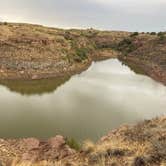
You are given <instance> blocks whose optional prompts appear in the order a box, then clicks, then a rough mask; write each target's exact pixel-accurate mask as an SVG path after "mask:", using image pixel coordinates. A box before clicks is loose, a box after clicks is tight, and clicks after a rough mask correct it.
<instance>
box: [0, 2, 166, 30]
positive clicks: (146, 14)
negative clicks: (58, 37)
mask: <svg viewBox="0 0 166 166" xmlns="http://www.w3.org/2000/svg"><path fill="white" fill-rule="evenodd" d="M0 21H7V22H26V23H35V24H42V25H46V26H52V27H59V28H91V27H92V28H95V29H101V30H123V31H140V32H141V31H165V30H166V0H0Z"/></svg>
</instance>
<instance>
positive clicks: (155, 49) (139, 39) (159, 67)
mask: <svg viewBox="0 0 166 166" xmlns="http://www.w3.org/2000/svg"><path fill="white" fill-rule="evenodd" d="M117 50H119V51H121V53H122V55H121V56H119V58H120V59H121V60H122V61H124V62H125V63H127V65H129V66H130V67H131V68H132V69H133V70H135V71H136V72H141V73H143V74H146V75H148V76H150V77H152V78H153V79H155V80H157V81H161V82H162V83H164V84H166V33H164V32H160V33H158V34H156V33H151V34H138V35H130V37H128V38H126V39H124V40H123V41H121V42H120V43H119V44H118V45H117Z"/></svg>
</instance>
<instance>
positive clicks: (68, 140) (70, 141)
mask: <svg viewBox="0 0 166 166" xmlns="http://www.w3.org/2000/svg"><path fill="white" fill-rule="evenodd" d="M66 144H67V145H69V147H70V148H72V149H75V150H80V148H81V145H80V144H79V143H78V142H77V141H76V140H75V139H74V138H66Z"/></svg>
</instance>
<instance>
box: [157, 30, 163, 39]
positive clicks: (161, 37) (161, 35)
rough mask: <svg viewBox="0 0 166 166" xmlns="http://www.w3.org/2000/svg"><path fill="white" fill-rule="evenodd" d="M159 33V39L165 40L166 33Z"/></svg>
mask: <svg viewBox="0 0 166 166" xmlns="http://www.w3.org/2000/svg"><path fill="white" fill-rule="evenodd" d="M157 35H158V37H159V39H160V40H161V41H163V40H164V39H165V34H164V32H159V33H158V34H157Z"/></svg>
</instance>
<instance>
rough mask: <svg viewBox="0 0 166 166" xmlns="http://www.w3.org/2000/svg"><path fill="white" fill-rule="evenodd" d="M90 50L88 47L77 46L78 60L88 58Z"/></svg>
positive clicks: (76, 58)
mask: <svg viewBox="0 0 166 166" xmlns="http://www.w3.org/2000/svg"><path fill="white" fill-rule="evenodd" d="M88 52H89V50H88V49H87V48H77V49H76V57H75V60H76V61H83V60H85V59H87V57H88Z"/></svg>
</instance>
